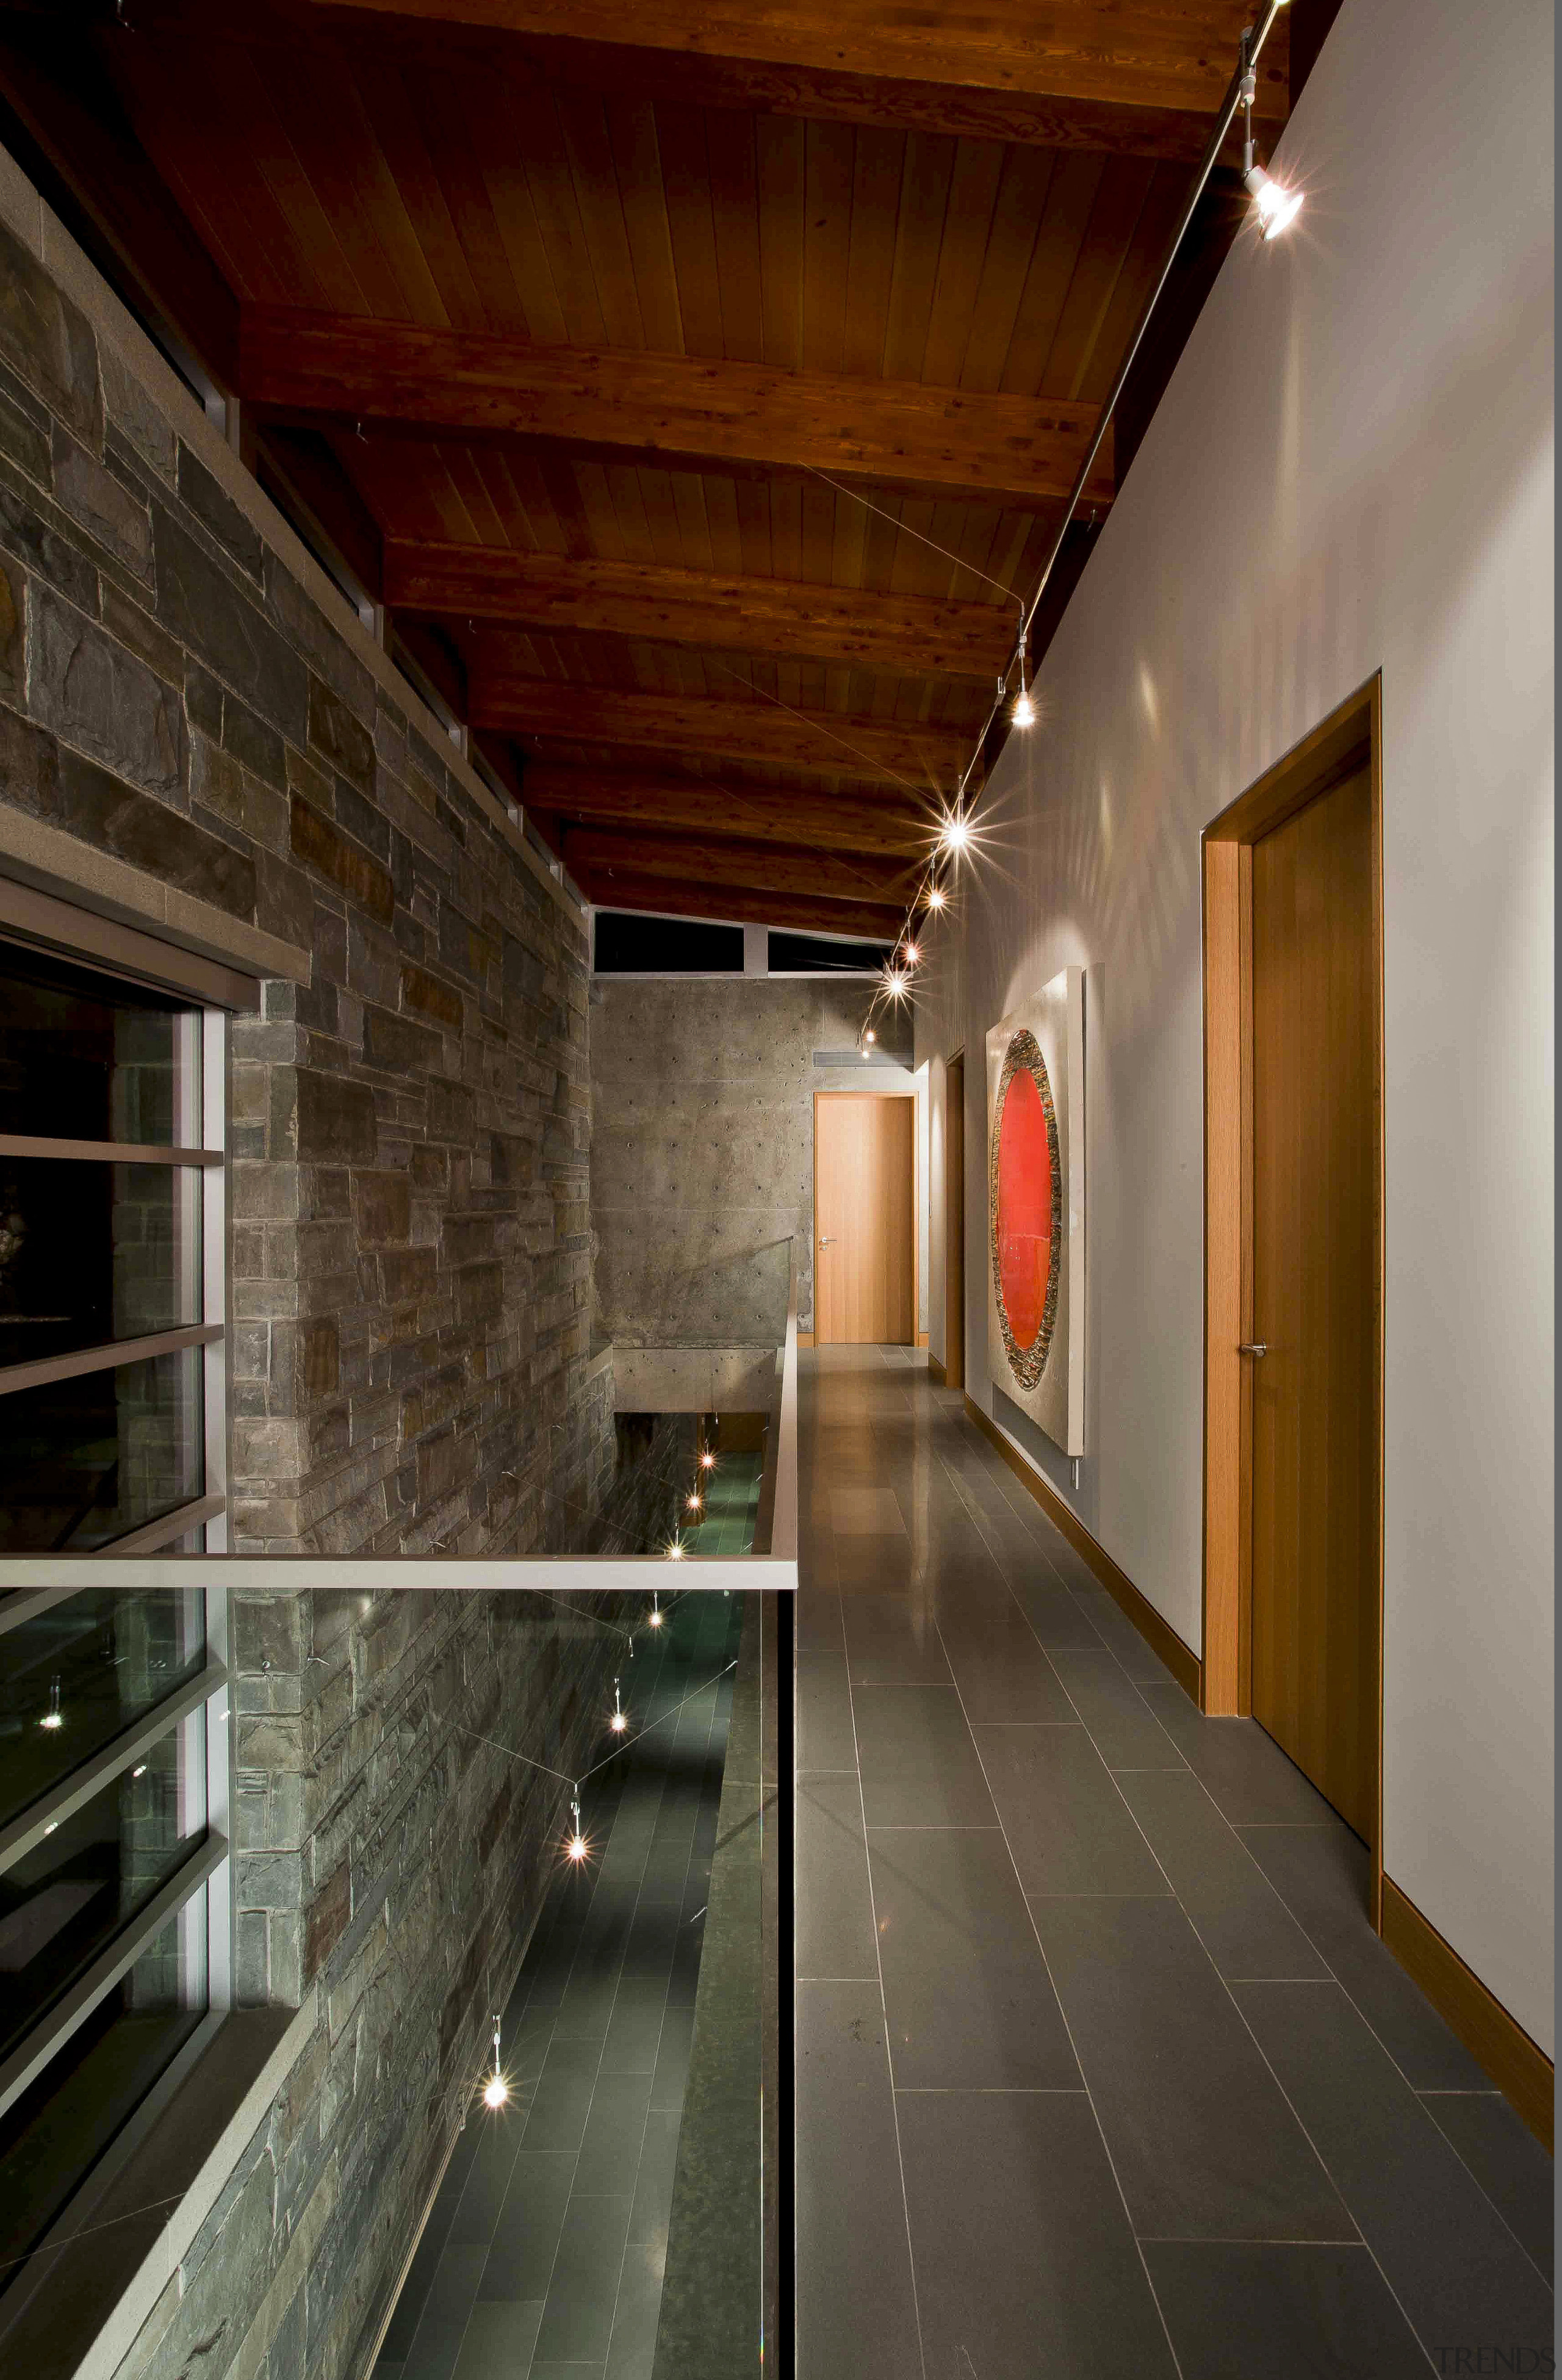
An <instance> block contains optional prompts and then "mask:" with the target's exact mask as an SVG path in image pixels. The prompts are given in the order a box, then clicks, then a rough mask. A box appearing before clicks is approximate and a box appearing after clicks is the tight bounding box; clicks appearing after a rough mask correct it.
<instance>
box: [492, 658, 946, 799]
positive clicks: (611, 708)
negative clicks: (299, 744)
mask: <svg viewBox="0 0 1562 2380" xmlns="http://www.w3.org/2000/svg"><path fill="white" fill-rule="evenodd" d="M471 694H472V724H473V725H474V726H475V727H483V728H494V729H497V730H503V732H504V733H506V734H509V735H520V736H525V737H526V738H527V739H528V740H540V741H543V742H546V741H547V740H548V739H551V738H552V739H557V740H559V741H561V742H568V743H576V744H578V743H587V744H611V745H612V746H614V747H626V748H629V749H634V748H636V747H641V748H647V747H648V748H649V749H651V750H653V751H660V752H680V753H688V754H701V755H704V756H705V757H707V758H708V759H718V760H751V759H765V760H769V761H771V762H773V763H774V764H776V765H777V766H778V767H782V768H787V769H795V770H799V771H804V772H805V773H806V774H808V775H812V776H817V775H820V774H823V775H827V776H833V777H850V778H853V779H859V780H862V781H865V782H867V783H873V782H877V781H882V782H888V783H897V784H900V785H902V788H903V789H904V790H905V791H906V792H907V793H909V794H911V795H914V796H920V795H922V794H924V793H925V792H926V793H928V794H932V793H935V792H937V791H938V788H939V787H947V786H948V785H949V784H951V783H952V782H953V780H954V777H955V775H956V774H957V773H958V771H959V770H960V769H961V768H962V767H963V765H964V762H965V759H966V758H967V755H968V753H969V750H970V738H969V737H968V736H966V735H963V734H962V733H961V732H960V731H959V730H958V729H950V728H946V727H937V726H927V727H924V726H921V725H918V724H917V723H915V722H909V723H905V724H901V723H898V722H893V721H889V720H878V719H863V718H859V717H856V716H854V715H852V714H850V713H848V714H840V713H832V714H808V713H805V715H804V716H803V717H801V718H799V717H797V716H795V715H794V713H793V712H792V711H790V710H781V709H780V708H779V707H778V706H777V705H776V704H775V703H772V702H764V701H760V700H757V699H754V698H747V699H745V698H742V697H741V696H738V695H737V694H736V691H735V689H734V688H732V687H731V686H729V694H728V696H727V697H726V698H720V699H710V698H684V697H683V696H677V695H672V696H667V695H657V694H648V693H618V694H614V695H613V696H612V698H611V700H607V701H604V699H603V698H602V694H601V691H600V689H599V688H598V687H596V686H590V685H587V684H582V683H573V684H560V683H558V682H556V681H555V680H553V679H551V678H543V677H538V676H535V675H533V674H531V673H530V670H529V668H528V666H527V663H526V662H524V661H521V660H520V659H519V658H518V657H516V656H515V655H514V654H513V653H512V655H511V657H510V658H509V659H505V658H503V657H501V656H500V655H498V654H496V653H493V652H492V651H491V650H479V651H478V655H477V657H476V659H475V660H474V662H473V666H472V670H471Z"/></svg>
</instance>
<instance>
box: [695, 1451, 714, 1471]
mask: <svg viewBox="0 0 1562 2380" xmlns="http://www.w3.org/2000/svg"><path fill="white" fill-rule="evenodd" d="M699 1467H700V1469H701V1470H702V1471H714V1470H715V1468H716V1457H715V1456H714V1455H713V1454H712V1453H711V1451H710V1449H709V1448H708V1447H707V1448H706V1449H705V1451H704V1452H703V1453H702V1454H701V1456H700V1458H699Z"/></svg>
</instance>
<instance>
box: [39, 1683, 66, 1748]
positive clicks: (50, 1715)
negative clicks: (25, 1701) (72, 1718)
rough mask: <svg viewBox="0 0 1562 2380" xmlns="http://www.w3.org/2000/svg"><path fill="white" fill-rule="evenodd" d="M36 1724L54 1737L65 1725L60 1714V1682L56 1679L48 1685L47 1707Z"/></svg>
mask: <svg viewBox="0 0 1562 2380" xmlns="http://www.w3.org/2000/svg"><path fill="white" fill-rule="evenodd" d="M38 1724H39V1726H40V1727H42V1728H46V1729H47V1730H48V1732H49V1733H50V1734H51V1735H56V1734H57V1733H58V1732H59V1730H60V1729H61V1728H62V1727H63V1726H64V1725H65V1720H64V1718H62V1716H61V1713H60V1682H59V1680H58V1678H55V1679H54V1680H53V1681H52V1682H51V1683H50V1687H49V1707H48V1709H47V1710H46V1711H45V1712H44V1714H43V1716H42V1718H41V1719H40V1720H39V1722H38Z"/></svg>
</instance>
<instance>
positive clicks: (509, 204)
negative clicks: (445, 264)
mask: <svg viewBox="0 0 1562 2380" xmlns="http://www.w3.org/2000/svg"><path fill="white" fill-rule="evenodd" d="M522 80H523V78H522V77H520V76H514V77H512V76H508V75H506V76H495V75H483V74H473V73H470V72H464V73H463V74H462V76H461V78H460V83H459V88H460V92H461V103H462V107H463V109H464V111H465V114H466V142H465V144H464V145H465V149H466V153H467V155H468V157H469V159H470V161H471V164H473V165H475V166H476V168H477V172H478V177H479V179H480V183H481V193H482V199H483V200H484V201H486V204H487V207H488V210H489V212H490V213H491V215H492V217H493V227H494V230H495V232H496V233H497V235H498V238H499V246H500V248H501V249H502V250H503V259H504V263H505V266H506V269H507V270H508V273H509V276H510V280H511V283H512V285H513V286H514V289H515V304H516V305H517V306H518V307H519V309H520V312H521V316H522V321H521V322H520V324H519V326H518V328H517V329H516V331H515V335H516V336H517V337H521V338H530V339H538V340H540V341H543V342H544V343H546V344H547V345H550V346H552V345H555V344H557V345H559V346H563V344H564V343H565V342H566V341H567V340H568V338H569V322H568V319H567V316H566V314H565V310H564V306H563V300H562V298H561V296H560V293H559V291H558V289H557V288H556V287H555V285H554V282H553V268H552V266H551V263H550V262H549V261H548V250H547V249H546V247H545V246H544V244H543V238H542V231H541V227H540V225H539V223H538V220H537V208H536V206H535V204H534V203H533V200H532V194H531V186H530V184H529V182H528V181H527V170H526V160H525V159H524V157H522V156H520V155H519V154H517V152H516V144H515V115H514V106H515V96H516V91H517V89H518V88H519V87H520V85H521V83H522ZM455 170H456V169H455V161H454V159H452V160H451V161H450V163H449V164H448V165H446V164H444V163H442V165H441V173H442V178H443V179H444V181H445V184H446V187H447V188H452V187H453V182H452V176H453V175H454V171H455ZM474 211H475V212H477V211H478V210H477V208H476V200H475V199H474ZM458 220H459V217H458ZM463 236H464V237H466V240H467V253H468V254H469V255H470V254H472V252H473V250H472V241H471V237H470V236H469V235H468V234H467V233H466V227H465V225H464V226H463ZM494 280H495V286H494V288H493V290H492V292H491V294H490V289H489V287H488V285H486V284H485V285H484V296H485V298H486V300H487V302H488V303H489V305H490V309H491V308H492V307H493V305H494V304H495V302H496V301H497V300H499V299H501V298H502V297H503V284H502V281H501V280H500V278H499V276H498V275H497V273H496V274H495V276H494ZM496 327H499V328H503V329H504V330H506V331H508V330H509V329H510V327H511V326H510V325H509V324H508V323H506V324H503V325H496Z"/></svg>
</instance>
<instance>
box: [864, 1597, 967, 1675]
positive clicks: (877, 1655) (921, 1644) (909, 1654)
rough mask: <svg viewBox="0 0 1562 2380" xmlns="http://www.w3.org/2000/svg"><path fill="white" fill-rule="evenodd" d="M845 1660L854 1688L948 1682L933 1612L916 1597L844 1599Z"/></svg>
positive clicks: (946, 1666) (947, 1672)
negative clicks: (917, 1601)
mask: <svg viewBox="0 0 1562 2380" xmlns="http://www.w3.org/2000/svg"><path fill="white" fill-rule="evenodd" d="M843 1612H844V1619H845V1629H846V1662H847V1670H848V1673H849V1675H850V1678H851V1682H852V1684H853V1685H854V1687H855V1686H869V1685H871V1686H917V1685H926V1686H946V1685H948V1684H949V1682H950V1665H949V1662H948V1661H947V1660H946V1659H945V1658H944V1648H943V1645H942V1643H941V1642H940V1641H939V1636H938V1627H937V1624H936V1623H935V1621H934V1620H933V1619H932V1616H931V1615H930V1614H929V1613H927V1612H926V1611H925V1610H923V1609H918V1608H917V1604H916V1601H915V1599H914V1598H908V1597H904V1596H892V1595H854V1596H847V1597H845V1598H844V1600H843Z"/></svg>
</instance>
